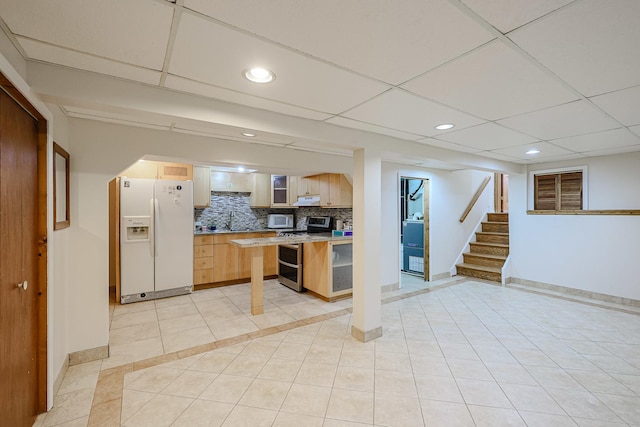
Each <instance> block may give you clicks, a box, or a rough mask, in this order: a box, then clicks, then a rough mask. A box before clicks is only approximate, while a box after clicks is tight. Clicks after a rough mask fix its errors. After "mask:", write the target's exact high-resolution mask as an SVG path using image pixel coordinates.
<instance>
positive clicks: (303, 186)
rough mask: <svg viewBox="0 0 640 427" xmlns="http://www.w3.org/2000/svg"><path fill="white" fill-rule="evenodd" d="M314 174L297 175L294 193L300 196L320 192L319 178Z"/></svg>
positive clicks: (313, 194)
mask: <svg viewBox="0 0 640 427" xmlns="http://www.w3.org/2000/svg"><path fill="white" fill-rule="evenodd" d="M318 176H320V175H316V176H298V177H296V178H297V187H296V190H297V191H296V194H297V196H298V197H301V196H315V195H319V194H320V179H318V178H317V177H318Z"/></svg>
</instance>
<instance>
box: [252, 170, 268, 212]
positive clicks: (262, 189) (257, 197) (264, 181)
mask: <svg viewBox="0 0 640 427" xmlns="http://www.w3.org/2000/svg"><path fill="white" fill-rule="evenodd" d="M252 175H253V176H252V178H253V182H252V187H251V196H249V206H250V207H252V208H268V207H270V206H271V175H267V174H264V173H254V174H252Z"/></svg>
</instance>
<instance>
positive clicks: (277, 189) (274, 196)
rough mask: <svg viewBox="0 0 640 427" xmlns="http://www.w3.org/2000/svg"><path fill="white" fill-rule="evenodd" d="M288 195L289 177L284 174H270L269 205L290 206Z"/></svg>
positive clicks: (277, 206)
mask: <svg viewBox="0 0 640 427" xmlns="http://www.w3.org/2000/svg"><path fill="white" fill-rule="evenodd" d="M290 195H291V192H290V191H289V177H288V176H286V175H271V207H274V208H282V207H290V206H291V197H290Z"/></svg>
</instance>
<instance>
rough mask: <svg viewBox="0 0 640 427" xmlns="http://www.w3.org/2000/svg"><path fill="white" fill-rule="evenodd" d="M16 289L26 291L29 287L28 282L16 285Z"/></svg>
mask: <svg viewBox="0 0 640 427" xmlns="http://www.w3.org/2000/svg"><path fill="white" fill-rule="evenodd" d="M18 287H19V288H22V289H23V290H25V291H26V290H27V288H28V287H29V282H27V281H26V280H25V281H24V282H22V283H18Z"/></svg>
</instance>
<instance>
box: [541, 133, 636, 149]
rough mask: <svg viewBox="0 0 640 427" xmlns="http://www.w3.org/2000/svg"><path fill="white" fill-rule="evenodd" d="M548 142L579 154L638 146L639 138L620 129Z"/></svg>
mask: <svg viewBox="0 0 640 427" xmlns="http://www.w3.org/2000/svg"><path fill="white" fill-rule="evenodd" d="M550 142H551V143H552V144H554V145H558V146H560V147H563V148H566V149H568V150H571V151H576V152H579V153H581V152H585V151H593V150H606V149H611V148H618V147H626V146H629V145H635V144H640V138H638V136H636V135H634V134H633V133H631V132H629V131H628V130H627V129H625V128H620V129H613V130H607V131H604V132H596V133H590V134H587V135H580V136H573V137H570V138H562V139H555V140H553V141H550Z"/></svg>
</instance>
